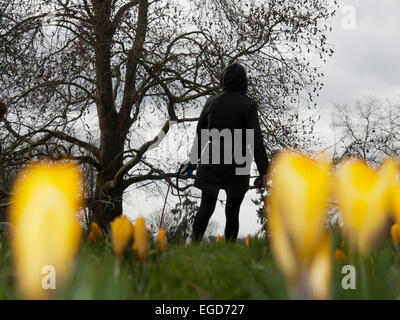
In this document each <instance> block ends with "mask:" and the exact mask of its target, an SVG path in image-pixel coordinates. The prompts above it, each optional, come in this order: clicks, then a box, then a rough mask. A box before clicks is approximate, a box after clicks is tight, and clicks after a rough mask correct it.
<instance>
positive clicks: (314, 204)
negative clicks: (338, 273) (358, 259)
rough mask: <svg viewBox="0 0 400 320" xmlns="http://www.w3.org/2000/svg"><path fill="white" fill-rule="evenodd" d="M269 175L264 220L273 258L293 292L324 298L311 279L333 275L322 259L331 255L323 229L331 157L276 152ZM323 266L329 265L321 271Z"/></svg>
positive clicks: (304, 295)
mask: <svg viewBox="0 0 400 320" xmlns="http://www.w3.org/2000/svg"><path fill="white" fill-rule="evenodd" d="M270 175H271V183H272V184H271V186H272V188H271V193H270V196H269V197H268V199H266V201H268V202H269V212H267V221H269V227H270V231H271V246H272V249H273V253H274V255H275V258H276V260H277V263H278V265H279V267H280V268H281V270H282V271H283V273H284V274H285V277H286V279H287V281H288V283H289V284H290V287H291V291H292V293H294V295H295V296H296V297H298V298H322V297H326V296H327V295H325V296H324V295H322V294H320V293H319V292H320V291H321V290H320V289H319V288H317V289H318V290H317V289H315V290H317V291H318V292H317V291H315V290H314V289H313V286H314V284H313V283H312V281H313V279H314V277H317V278H318V277H319V278H321V277H322V276H321V275H322V274H324V275H325V273H326V274H327V275H330V274H331V271H330V268H328V265H327V263H325V261H326V260H328V259H329V257H328V256H330V252H329V254H328V253H327V251H326V248H327V247H330V237H328V236H327V235H326V229H325V221H326V209H327V203H328V196H329V175H330V165H329V162H328V161H327V160H326V159H325V158H322V159H321V160H319V161H317V160H313V159H309V158H307V157H305V156H303V155H299V154H297V153H294V152H288V151H286V152H282V153H280V154H279V155H278V156H277V158H276V159H275V161H274V165H273V166H272V169H271V171H270ZM266 207H267V206H266ZM321 242H323V244H324V246H321ZM324 259H325V260H324ZM322 262H324V263H322ZM321 266H325V267H326V268H327V269H326V270H322V269H321ZM314 272H318V275H314Z"/></svg>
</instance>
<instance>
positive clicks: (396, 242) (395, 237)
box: [390, 223, 400, 253]
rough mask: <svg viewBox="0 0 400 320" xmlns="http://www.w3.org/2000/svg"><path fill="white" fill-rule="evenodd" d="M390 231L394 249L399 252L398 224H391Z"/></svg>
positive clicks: (399, 230) (399, 232)
mask: <svg viewBox="0 0 400 320" xmlns="http://www.w3.org/2000/svg"><path fill="white" fill-rule="evenodd" d="M390 233H391V235H392V240H393V244H394V247H395V248H396V251H397V252H398V253H399V252H400V225H399V224H397V223H395V224H394V225H392V228H391V229H390Z"/></svg>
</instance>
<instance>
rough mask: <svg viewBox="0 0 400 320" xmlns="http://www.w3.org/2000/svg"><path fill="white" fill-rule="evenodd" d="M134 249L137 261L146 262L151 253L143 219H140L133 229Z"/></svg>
mask: <svg viewBox="0 0 400 320" xmlns="http://www.w3.org/2000/svg"><path fill="white" fill-rule="evenodd" d="M132 249H133V252H134V254H135V256H136V258H137V259H139V260H141V261H146V259H147V254H148V252H149V234H148V232H147V228H146V223H145V220H144V218H143V217H140V218H138V219H137V220H136V223H135V226H134V227H133V248H132Z"/></svg>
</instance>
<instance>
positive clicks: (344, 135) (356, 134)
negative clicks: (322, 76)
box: [333, 97, 400, 166]
mask: <svg viewBox="0 0 400 320" xmlns="http://www.w3.org/2000/svg"><path fill="white" fill-rule="evenodd" d="M336 110H337V112H336V118H335V120H334V123H333V125H334V126H335V128H337V130H339V133H338V134H339V140H338V142H337V146H336V149H335V155H334V159H335V161H336V162H339V161H341V160H342V159H343V158H346V157H356V158H359V159H363V160H365V161H367V162H368V163H370V164H371V165H372V166H379V165H380V164H381V162H382V160H383V159H385V158H387V157H398V156H399V154H400V104H398V103H397V104H396V103H392V102H391V101H389V100H386V101H381V100H379V99H375V98H371V97H369V98H364V99H362V100H359V101H357V102H356V103H355V105H354V106H351V107H350V106H347V105H336Z"/></svg>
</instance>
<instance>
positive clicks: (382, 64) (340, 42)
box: [125, 0, 400, 237]
mask: <svg viewBox="0 0 400 320" xmlns="http://www.w3.org/2000/svg"><path fill="white" fill-rule="evenodd" d="M339 2H340V8H339V10H338V14H337V16H336V17H335V18H334V19H333V20H332V26H333V32H332V33H330V34H329V35H328V41H329V42H330V43H331V44H332V46H333V48H334V50H335V54H334V56H333V57H332V58H331V59H328V61H327V64H326V65H325V66H323V69H324V70H325V72H324V73H325V80H324V82H325V88H324V89H323V91H322V92H321V97H320V99H319V101H318V103H319V107H320V108H321V111H322V113H321V115H322V118H321V122H320V124H319V126H318V127H317V130H318V132H319V133H320V134H321V135H322V137H323V142H324V143H325V144H326V145H329V144H330V143H331V142H332V141H333V131H332V130H331V129H330V122H331V120H332V112H333V108H332V104H333V103H342V104H343V103H344V104H348V105H352V104H353V103H354V102H355V101H356V100H357V99H361V98H363V97H365V96H373V97H377V98H380V99H388V98H389V99H391V100H393V101H400V41H399V40H400V37H399V34H398V33H399V30H400V20H399V15H400V14H399V13H400V1H399V0H341V1H339ZM132 191H133V192H129V193H130V197H129V198H128V199H127V203H128V205H125V211H126V212H125V213H126V214H128V215H129V216H130V217H132V218H136V217H138V216H140V215H143V216H146V215H147V214H148V213H149V212H151V211H153V210H155V209H157V208H160V207H161V206H162V201H163V199H158V200H157V199H154V198H149V199H146V195H145V194H144V193H143V194H141V193H140V191H135V190H132ZM138 198H142V199H143V200H142V199H141V200H140V203H138V201H137V199H138ZM225 198H226V196H225V192H223V191H221V192H220V199H223V200H225ZM253 198H255V193H254V192H248V193H247V194H246V198H245V200H244V203H243V205H242V208H241V213H240V231H239V236H242V237H243V236H246V235H247V234H252V235H253V234H255V233H256V232H257V231H258V229H259V228H260V225H258V224H257V217H256V212H255V209H256V208H255V206H254V205H253V203H252V202H251V199H253ZM171 201H172V199H171ZM212 219H214V220H216V221H217V222H218V225H219V228H218V232H219V233H220V234H221V235H223V230H224V226H225V217H224V209H223V207H221V206H219V205H217V209H216V211H215V213H214V216H213V218H212Z"/></svg>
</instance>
